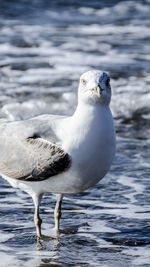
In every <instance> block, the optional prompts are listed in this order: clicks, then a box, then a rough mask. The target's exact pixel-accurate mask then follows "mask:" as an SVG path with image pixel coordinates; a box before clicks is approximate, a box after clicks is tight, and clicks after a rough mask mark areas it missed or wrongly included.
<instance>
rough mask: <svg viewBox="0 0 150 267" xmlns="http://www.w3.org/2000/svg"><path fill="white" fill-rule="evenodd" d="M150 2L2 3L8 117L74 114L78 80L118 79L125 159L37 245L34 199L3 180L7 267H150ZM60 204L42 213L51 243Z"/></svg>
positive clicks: (0, 236) (72, 202) (116, 110)
mask: <svg viewBox="0 0 150 267" xmlns="http://www.w3.org/2000/svg"><path fill="white" fill-rule="evenodd" d="M149 14H150V1H149V0H139V1H133V0H132V1H119V0H116V1H114V0H107V1H97V0H93V1H87V0H86V1H78V0H77V1H72V0H70V1H69V0H66V1H65V0H64V1H63V0H60V1H58V0H54V1H48V0H45V1H42V0H37V1H35V0H31V1H27V0H14V1H6V0H5V1H4V0H1V2H0V32H1V34H0V117H1V118H9V119H11V120H13V119H25V118H30V117H32V116H35V115H38V114H42V113H58V114H59V113H61V114H72V113H73V111H74V109H75V107H76V93H77V91H76V89H77V86H78V80H79V77H80V75H81V74H82V73H83V72H84V71H87V70H89V69H101V70H105V71H107V72H109V73H110V75H111V84H112V88H113V97H112V102H111V108H112V112H113V115H114V118H115V124H116V131H117V153H116V158H115V160H114V163H113V165H112V167H111V170H110V172H109V174H107V176H106V177H105V178H104V179H103V180H102V181H101V183H99V184H98V185H96V186H95V187H93V188H90V189H89V190H88V191H86V192H84V193H82V194H78V195H75V196H72V195H70V196H66V197H65V198H64V201H63V207H62V210H63V214H62V220H61V236H60V240H54V239H51V238H47V239H44V240H43V241H41V243H40V242H37V241H36V236H35V228H34V223H33V212H34V206H33V203H32V200H31V198H30V197H29V196H28V195H26V194H25V193H23V192H21V191H20V190H16V189H14V188H12V187H10V185H9V184H7V182H6V181H4V180H2V179H1V180H0V182H1V190H0V266H41V267H45V266H88V267H89V266H102V267H107V266H113V267H114V266H116V267H120V266H123V267H124V266H125V267H126V266H142V267H143V266H145V267H146V266H150V253H149V251H150V208H149V206H150V205H149V204H150V198H149V189H150V181H149V175H150V164H149V162H150V160H149V155H150V141H149V134H150V127H149V125H150V105H149V103H150V75H149V74H150V45H149V42H150V30H149V26H150V18H149ZM54 205H55V196H54V195H48V194H46V195H45V197H44V198H43V201H42V203H41V217H42V219H43V225H42V227H43V233H44V234H45V235H48V236H50V235H51V233H52V228H53V227H54V220H53V209H54Z"/></svg>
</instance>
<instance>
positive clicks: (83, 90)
mask: <svg viewBox="0 0 150 267" xmlns="http://www.w3.org/2000/svg"><path fill="white" fill-rule="evenodd" d="M110 99H111V86H110V77H109V75H108V74H107V73H106V72H101V71H98V70H91V71H88V72H85V73H84V74H82V75H81V77H80V83H79V89H78V100H79V102H80V101H82V102H84V103H89V104H96V103H97V104H103V105H109V103H110Z"/></svg>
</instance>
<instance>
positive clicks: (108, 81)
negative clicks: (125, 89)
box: [105, 78, 110, 86]
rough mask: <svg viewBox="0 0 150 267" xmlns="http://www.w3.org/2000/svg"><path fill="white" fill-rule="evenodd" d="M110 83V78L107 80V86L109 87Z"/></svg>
mask: <svg viewBox="0 0 150 267" xmlns="http://www.w3.org/2000/svg"><path fill="white" fill-rule="evenodd" d="M109 83H110V78H107V80H106V82H105V84H106V86H109Z"/></svg>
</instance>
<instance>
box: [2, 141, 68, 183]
mask: <svg viewBox="0 0 150 267" xmlns="http://www.w3.org/2000/svg"><path fill="white" fill-rule="evenodd" d="M8 139H9V138H8ZM12 140H13V138H12ZM9 141H10V142H8V144H7V147H6V144H2V143H1V146H2V147H3V151H4V149H5V148H6V150H7V151H8V153H3V158H2V160H1V161H0V173H1V174H2V175H6V176H8V177H12V178H15V179H19V180H24V181H35V182H36V181H41V180H45V179H48V178H50V177H52V176H54V175H57V174H60V173H62V172H64V171H65V170H66V169H67V168H69V167H70V165H71V158H70V156H69V155H68V154H67V153H66V152H65V151H64V150H63V149H62V148H61V147H60V146H58V145H56V144H54V143H51V142H49V141H47V140H44V139H42V138H39V137H37V138H35V136H34V137H33V138H32V137H29V138H26V139H24V140H18V142H17V144H14V142H11V139H9ZM4 145H5V148H4ZM8 146H9V149H7V148H8Z"/></svg>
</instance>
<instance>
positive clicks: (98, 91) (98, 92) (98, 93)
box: [97, 84, 102, 97]
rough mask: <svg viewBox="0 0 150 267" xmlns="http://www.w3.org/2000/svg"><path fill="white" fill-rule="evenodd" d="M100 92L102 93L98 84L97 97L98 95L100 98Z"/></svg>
mask: <svg viewBox="0 0 150 267" xmlns="http://www.w3.org/2000/svg"><path fill="white" fill-rule="evenodd" d="M101 91H102V89H101V87H100V85H99V84H98V86H97V95H98V97H100V95H101Z"/></svg>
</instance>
